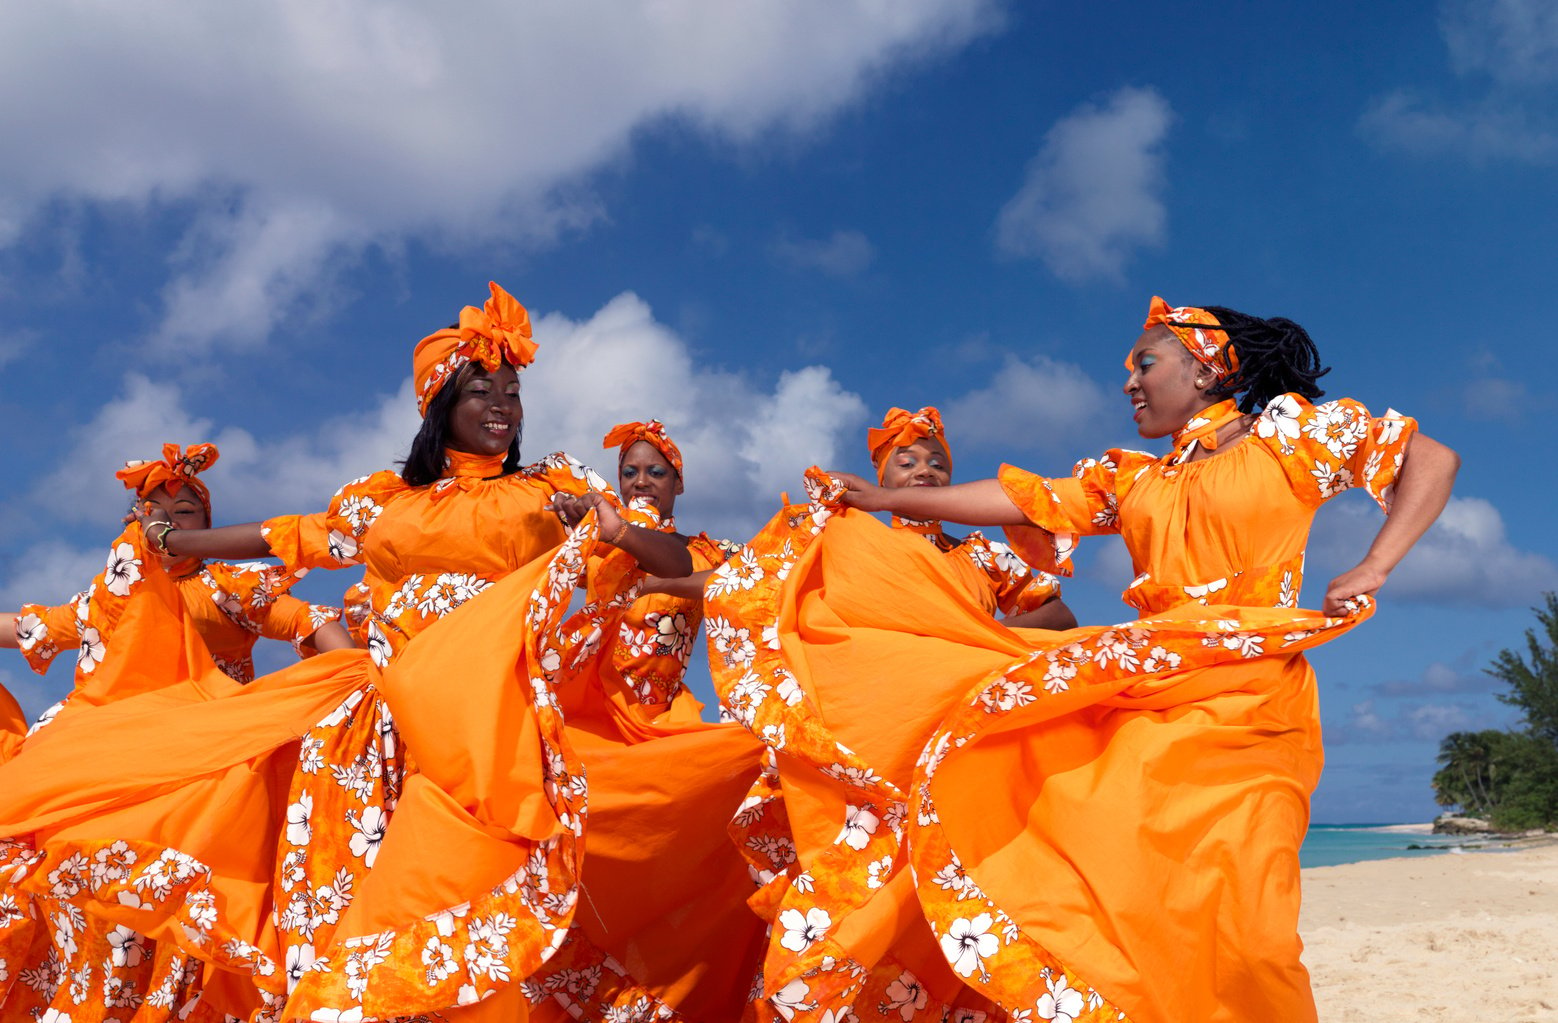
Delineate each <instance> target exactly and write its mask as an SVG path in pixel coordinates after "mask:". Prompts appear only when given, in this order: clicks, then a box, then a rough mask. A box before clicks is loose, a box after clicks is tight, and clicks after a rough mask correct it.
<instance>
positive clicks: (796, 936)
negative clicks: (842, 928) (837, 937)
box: [779, 906, 833, 952]
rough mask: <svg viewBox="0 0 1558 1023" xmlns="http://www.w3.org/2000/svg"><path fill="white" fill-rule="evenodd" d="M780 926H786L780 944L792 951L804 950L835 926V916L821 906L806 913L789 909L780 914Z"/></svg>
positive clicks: (814, 907)
mask: <svg viewBox="0 0 1558 1023" xmlns="http://www.w3.org/2000/svg"><path fill="white" fill-rule="evenodd" d="M779 926H780V927H783V928H784V937H782V938H780V939H779V944H780V945H782V946H784V947H785V948H787V949H789V950H790V951H791V952H804V951H806V950H807V949H808V948H811V947H812V945H814V944H816V943H817V942H818V941H821V940H822V939H823V937H824V936H825V935H826V934H827V933H828V928H830V927H832V926H833V918H832V917H831V916H829V915H828V911H827V910H825V909H823V908H821V907H820V906H813V907H812V908H811V909H808V910H807V911H806V912H805V913H804V914H803V913H802V912H801V911H800V910H798V909H787V910H785V911H784V912H783V913H780V914H779Z"/></svg>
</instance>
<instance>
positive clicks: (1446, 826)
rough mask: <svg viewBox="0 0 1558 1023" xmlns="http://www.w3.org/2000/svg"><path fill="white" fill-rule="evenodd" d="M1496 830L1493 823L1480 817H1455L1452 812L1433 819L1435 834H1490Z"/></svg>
mask: <svg viewBox="0 0 1558 1023" xmlns="http://www.w3.org/2000/svg"><path fill="white" fill-rule="evenodd" d="M1495 833H1496V830H1495V829H1494V827H1493V825H1491V824H1489V823H1488V822H1487V821H1485V820H1483V819H1482V818H1480V817H1456V816H1454V815H1452V814H1448V813H1447V814H1445V815H1444V816H1442V817H1440V818H1438V819H1436V820H1435V821H1434V834H1436V835H1492V834H1495Z"/></svg>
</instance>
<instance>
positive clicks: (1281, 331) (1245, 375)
mask: <svg viewBox="0 0 1558 1023" xmlns="http://www.w3.org/2000/svg"><path fill="white" fill-rule="evenodd" d="M1201 308H1202V309H1205V310H1206V311H1207V312H1209V313H1211V314H1212V315H1213V316H1215V317H1216V318H1217V324H1216V327H1215V329H1217V330H1221V331H1222V332H1223V333H1225V334H1227V335H1228V348H1230V349H1232V351H1233V353H1234V354H1235V355H1237V356H1238V359H1239V368H1238V369H1237V370H1235V371H1234V372H1232V373H1230V374H1228V375H1227V376H1226V377H1224V378H1223V379H1221V380H1219V381H1217V383H1215V384H1213V385H1212V386H1211V387H1210V388H1209V389H1208V391H1207V394H1208V396H1209V397H1216V398H1233V397H1237V398H1238V401H1239V411H1241V412H1244V413H1245V414H1250V413H1254V412H1259V411H1260V410H1261V409H1263V408H1265V407H1266V403H1267V402H1269V401H1271V399H1273V398H1275V397H1277V395H1279V394H1286V393H1287V392H1289V391H1295V392H1297V393H1298V394H1301V395H1303V396H1304V397H1305V398H1306V399H1307V400H1309V401H1314V400H1315V399H1316V398H1319V397H1322V396H1323V395H1324V394H1325V391H1323V390H1321V389H1320V387H1319V386H1317V385H1316V384H1315V381H1316V380H1319V379H1320V378H1321V377H1323V376H1325V375H1326V374H1327V373H1329V372H1331V368H1330V367H1329V366H1322V365H1320V350H1319V349H1318V348H1316V347H1315V343H1314V341H1313V340H1312V339H1311V338H1310V336H1309V332H1308V331H1306V330H1305V329H1304V328H1303V327H1300V326H1299V325H1298V324H1296V323H1294V322H1293V321H1292V320H1289V319H1286V318H1285V317H1281V316H1273V317H1272V318H1271V319H1269V320H1263V319H1261V318H1260V317H1259V316H1250V315H1249V314H1247V313H1241V312H1237V311H1236V310H1233V309H1227V308H1224V307H1223V306H1215V305H1208V306H1201ZM1187 326H1188V324H1187ZM1195 326H1202V327H1211V326H1213V325H1212V324H1195ZM1230 361H1231V360H1230Z"/></svg>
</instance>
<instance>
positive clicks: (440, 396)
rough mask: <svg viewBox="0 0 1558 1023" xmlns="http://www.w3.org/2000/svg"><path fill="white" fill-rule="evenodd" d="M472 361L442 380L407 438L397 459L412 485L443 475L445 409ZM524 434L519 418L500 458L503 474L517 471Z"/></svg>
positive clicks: (455, 397)
mask: <svg viewBox="0 0 1558 1023" xmlns="http://www.w3.org/2000/svg"><path fill="white" fill-rule="evenodd" d="M474 365H476V363H474V362H472V363H468V364H467V365H466V366H465V367H464V368H463V369H461V370H460V372H458V373H456V374H455V375H454V376H452V377H450V378H449V379H448V380H446V381H444V386H442V387H440V388H439V389H438V393H437V394H435V395H433V397H432V400H431V401H429V402H428V403H427V414H426V415H425V416H423V417H422V428H421V429H420V430H418V431H417V435H416V437H415V438H413V439H412V441H411V451H410V453H409V454H407V455H406V460H405V461H404V462H402V463H400V478H401V479H403V480H405V481H406V482H407V483H409V484H411V485H412V486H413V487H425V486H427V485H428V484H429V483H434V482H436V481H438V480H440V479H442V478H443V475H444V448H445V447H446V446H447V437H448V433H449V410H450V409H452V408H453V407H454V403H455V402H456V401H457V400H458V399H459V397H460V387H461V386H462V385H463V384H464V383H465V382H466V381H467V380H469V379H470V376H471V373H472V372H473V371H472V369H471V367H472V366H474ZM524 435H525V421H524V420H523V419H521V420H520V421H519V429H518V430H516V431H515V433H514V440H513V443H511V444H509V450H508V454H507V455H505V456H504V458H503V475H505V476H507V475H509V474H510V473H514V472H518V471H519V442H520V441H521V440H522V439H523V438H524Z"/></svg>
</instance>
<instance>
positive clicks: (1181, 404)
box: [1125, 326, 1216, 438]
mask: <svg viewBox="0 0 1558 1023" xmlns="http://www.w3.org/2000/svg"><path fill="white" fill-rule="evenodd" d="M1126 365H1128V366H1129V367H1130V369H1131V375H1130V376H1128V377H1126V379H1125V395H1126V397H1128V398H1129V399H1130V400H1131V407H1132V409H1133V410H1134V412H1135V415H1134V417H1133V418H1134V419H1135V420H1136V431H1137V432H1138V433H1140V434H1141V435H1142V436H1143V437H1149V438H1151V437H1167V436H1169V435H1170V434H1172V433H1173V432H1174V431H1176V430H1178V429H1179V428H1180V427H1182V426H1184V425H1185V424H1186V423H1187V422H1189V421H1190V417H1191V416H1194V415H1195V414H1196V413H1198V412H1200V411H1201V410H1202V409H1205V408H1209V407H1211V406H1212V405H1215V404H1216V400H1214V399H1212V398H1209V397H1207V394H1206V389H1207V388H1208V387H1210V386H1211V385H1212V384H1213V383H1214V382H1215V379H1216V378H1215V377H1214V376H1213V374H1212V371H1211V370H1210V369H1208V368H1207V367H1206V366H1204V365H1203V364H1202V363H1200V362H1197V361H1196V359H1195V356H1193V355H1191V354H1190V352H1189V351H1187V350H1186V349H1185V346H1184V345H1183V344H1181V343H1180V341H1179V338H1177V337H1175V336H1174V332H1173V331H1171V330H1169V329H1168V328H1167V327H1164V326H1157V327H1153V328H1152V329H1151V330H1148V331H1146V332H1145V333H1143V334H1142V336H1141V337H1139V338H1137V340H1136V344H1135V346H1134V347H1132V348H1131V356H1130V360H1129V362H1127V364H1126Z"/></svg>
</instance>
